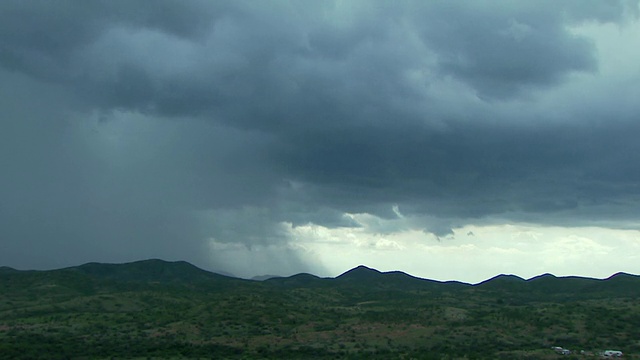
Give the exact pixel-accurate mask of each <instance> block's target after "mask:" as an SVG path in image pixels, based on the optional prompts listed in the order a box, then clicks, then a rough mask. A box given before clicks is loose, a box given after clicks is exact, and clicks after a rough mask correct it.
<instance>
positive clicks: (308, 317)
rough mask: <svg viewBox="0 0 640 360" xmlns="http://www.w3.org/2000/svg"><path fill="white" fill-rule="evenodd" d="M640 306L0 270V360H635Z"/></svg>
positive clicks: (541, 294)
mask: <svg viewBox="0 0 640 360" xmlns="http://www.w3.org/2000/svg"><path fill="white" fill-rule="evenodd" d="M639 299H640V277H639V276H636V275H631V274H625V273H618V274H614V275H613V276H611V277H609V278H607V279H593V278H583V277H574V276H570V277H556V276H554V275H551V274H543V275H540V276H537V277H534V278H531V279H528V280H525V279H522V278H520V277H517V276H514V275H499V276H496V277H494V278H491V279H488V280H486V281H484V282H481V283H479V284H466V283H462V282H456V281H445V282H442V281H435V280H428V279H422V278H418V277H414V276H411V275H409V274H406V273H403V272H399V271H391V272H380V271H378V270H375V269H372V268H368V267H366V266H358V267H356V268H353V269H351V270H349V271H347V272H345V273H343V274H341V275H339V276H337V277H335V278H321V277H318V276H315V275H312V274H297V275H293V276H289V277H268V278H266V279H263V280H262V279H261V280H260V281H257V280H248V279H239V278H234V277H230V276H225V275H221V274H216V273H213V272H209V271H205V270H202V269H200V268H198V267H196V266H194V265H192V264H190V263H187V262H183V261H178V262H167V261H163V260H157V259H156V260H144V261H137V262H132V263H126V264H100V263H88V264H84V265H80V266H75V267H69V268H64V269H57V270H49V271H33V270H28V271H23V270H15V269H12V268H9V267H0V359H4V358H7V359H19V358H29V359H32V358H110V357H120V358H146V357H151V358H154V357H156V358H166V357H172V358H198V357H211V356H213V357H218V358H244V359H246V358H274V359H275V358H332V359H334V358H367V359H368V358H396V359H397V358H418V359H419V358H424V359H484V358H487V359H500V358H504V359H517V358H522V359H547V358H548V359H553V358H556V356H557V354H556V353H555V352H554V351H552V350H550V349H551V347H552V346H564V347H572V348H573V350H575V351H579V350H582V351H585V353H588V352H590V351H591V352H593V351H597V350H603V349H611V348H614V349H618V348H621V349H623V350H624V352H625V356H626V357H627V358H633V356H634V354H639V353H640V341H639V340H638V338H637V336H636V335H637V329H638V328H639V327H640V302H639V301H638V300H639ZM593 353H595V352H593ZM58 355H59V356H58Z"/></svg>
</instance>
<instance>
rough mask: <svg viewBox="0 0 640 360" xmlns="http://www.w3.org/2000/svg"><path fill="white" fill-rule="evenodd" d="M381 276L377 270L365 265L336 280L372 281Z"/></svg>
mask: <svg viewBox="0 0 640 360" xmlns="http://www.w3.org/2000/svg"><path fill="white" fill-rule="evenodd" d="M381 274H382V273H381V272H380V271H378V270H376V269H372V268H370V267H366V266H364V265H359V266H357V267H355V268H353V269H351V270H349V271H346V272H344V273H343V274H341V275H340V276H338V277H336V279H370V278H373V277H375V276H379V275H381Z"/></svg>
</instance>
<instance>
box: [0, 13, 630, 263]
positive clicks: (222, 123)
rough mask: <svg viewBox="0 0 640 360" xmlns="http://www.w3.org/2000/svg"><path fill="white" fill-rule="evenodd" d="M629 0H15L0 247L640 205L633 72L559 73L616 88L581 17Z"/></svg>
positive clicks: (175, 248) (614, 216)
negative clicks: (626, 78) (620, 83)
mask: <svg viewBox="0 0 640 360" xmlns="http://www.w3.org/2000/svg"><path fill="white" fill-rule="evenodd" d="M303 5H304V6H303ZM309 6H313V7H314V8H313V9H308V7H309ZM637 8H638V5H637V2H606V3H605V2H600V1H592V2H584V1H575V2H574V1H568V2H563V3H562V4H557V3H556V2H527V3H522V4H514V3H512V2H500V1H498V2H474V3H473V4H469V3H466V2H450V1H447V2H444V1H443V2H432V3H428V4H425V3H421V2H402V3H397V4H396V3H394V4H390V3H389V4H387V3H382V2H380V3H370V2H355V1H354V2H348V3H341V2H336V3H333V2H323V3H314V4H308V3H305V4H298V3H288V2H280V1H274V2H270V3H264V4H259V5H256V4H255V3H247V2H242V1H232V2H224V1H223V2H217V3H215V4H212V3H210V2H206V1H186V2H180V3H177V2H171V1H167V2H164V1H161V2H157V1H154V2H153V5H152V6H151V5H150V3H147V2H129V1H104V2H103V1H91V2H83V3H82V4H77V3H75V2H56V3H47V2H21V1H6V2H3V3H2V4H0V44H2V45H0V69H1V70H0V77H1V80H3V81H2V83H3V84H11V86H10V87H6V86H5V87H3V89H2V90H1V91H2V92H1V95H2V97H0V115H1V116H2V120H0V150H2V152H1V154H0V164H1V165H2V166H3V168H4V169H5V173H6V174H8V175H6V176H4V177H2V179H0V186H1V190H0V195H2V202H1V203H0V215H2V216H0V229H2V230H0V238H1V239H3V240H2V242H1V243H0V245H1V246H2V251H0V254H2V255H0V262H1V263H7V264H9V265H14V266H23V267H25V266H26V267H50V266H58V265H60V264H65V265H67V264H75V263H77V262H82V261H91V260H105V261H106V260H113V261H120V260H124V259H126V260H130V259H135V258H141V257H151V256H156V257H165V258H187V259H189V260H191V261H194V262H197V263H199V264H206V263H207V262H208V261H209V260H208V259H209V255H210V254H208V253H207V252H208V251H209V250H207V249H208V248H207V246H208V245H207V241H208V240H207V239H212V238H213V239H215V240H216V241H218V242H221V243H239V244H245V245H246V246H247V248H251V247H252V246H263V247H264V246H268V245H269V244H283V243H285V242H287V241H291V239H288V238H287V235H286V234H285V233H283V232H282V227H281V226H282V223H290V224H293V226H297V225H303V224H306V223H309V222H312V223H316V224H322V225H325V226H328V227H357V226H359V224H357V223H355V222H353V221H351V220H349V218H346V217H344V216H343V214H344V213H345V212H347V213H370V214H375V215H378V216H380V217H381V218H383V219H391V218H394V217H396V216H397V214H395V213H394V211H392V206H393V205H394V204H397V205H399V206H400V207H401V209H402V211H403V213H404V214H405V215H412V216H415V218H416V219H422V222H423V223H422V224H418V223H411V224H410V226H413V227H416V228H422V229H424V230H425V231H430V232H433V233H434V234H437V235H439V236H444V235H447V234H450V233H451V227H452V226H457V225H463V224H465V223H467V222H470V221H473V222H478V221H483V219H485V218H487V217H498V218H505V219H511V220H518V221H535V222H539V223H549V224H555V223H561V224H563V225H575V224H584V223H585V222H588V221H592V220H594V219H596V218H597V219H599V220H601V221H610V222H612V223H613V222H615V221H618V222H620V221H623V220H627V219H633V218H634V217H635V216H637V204H638V202H637V201H636V199H638V196H639V195H640V194H639V192H638V187H637V183H638V180H640V171H639V170H638V169H640V167H638V166H637V165H638V164H637V160H636V156H635V154H637V153H638V150H640V149H639V145H637V144H638V142H637V140H636V139H635V135H634V134H637V133H638V130H640V129H638V124H637V121H636V120H635V117H636V115H635V114H637V113H638V110H639V109H638V106H637V105H636V102H635V99H637V96H634V95H640V94H638V92H639V91H638V89H637V87H636V86H635V85H634V84H635V83H633V82H631V83H629V82H627V83H625V84H626V85H625V86H626V87H615V88H614V89H611V90H609V89H603V88H598V87H595V86H594V87H593V88H587V89H580V93H577V92H575V91H574V92H569V91H565V90H563V87H565V86H569V85H570V84H571V82H572V81H574V80H575V79H576V78H580V76H582V78H587V77H593V78H595V79H599V81H600V82H597V81H596V82H593V84H602V85H608V86H612V85H611V83H608V82H607V81H608V79H604V78H602V79H601V78H600V77H599V76H600V74H599V72H600V69H599V66H600V63H599V61H600V59H601V55H602V54H599V53H598V52H597V49H596V48H595V45H594V43H593V41H592V40H591V39H589V38H588V37H586V36H583V35H580V34H579V33H578V32H575V31H574V30H573V29H574V28H575V27H577V26H580V25H581V24H585V23H611V24H613V25H614V26H624V22H625V21H635V19H637V12H638V11H637ZM629 19H631V20H629ZM203 214H205V216H204V217H203ZM203 219H204V220H203ZM620 226H622V225H620ZM380 231H381V232H384V231H390V230H389V229H384V230H383V229H381V230H380ZM287 254H288V255H287V257H289V258H295V257H296V256H298V255H299V254H298V253H297V250H295V249H288V250H287ZM221 256H222V255H220V256H218V259H217V260H216V261H218V262H223V261H222V260H221ZM214 258H215V256H214ZM208 266H209V267H215V266H216V264H210V265H208ZM288 266H289V268H288V270H287V271H289V270H291V271H293V269H294V268H295V269H299V270H300V271H306V270H308V269H310V268H311V267H309V268H306V269H305V268H304V266H305V265H304V264H303V262H302V261H297V260H291V261H290V265H288ZM308 266H311V265H308Z"/></svg>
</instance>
